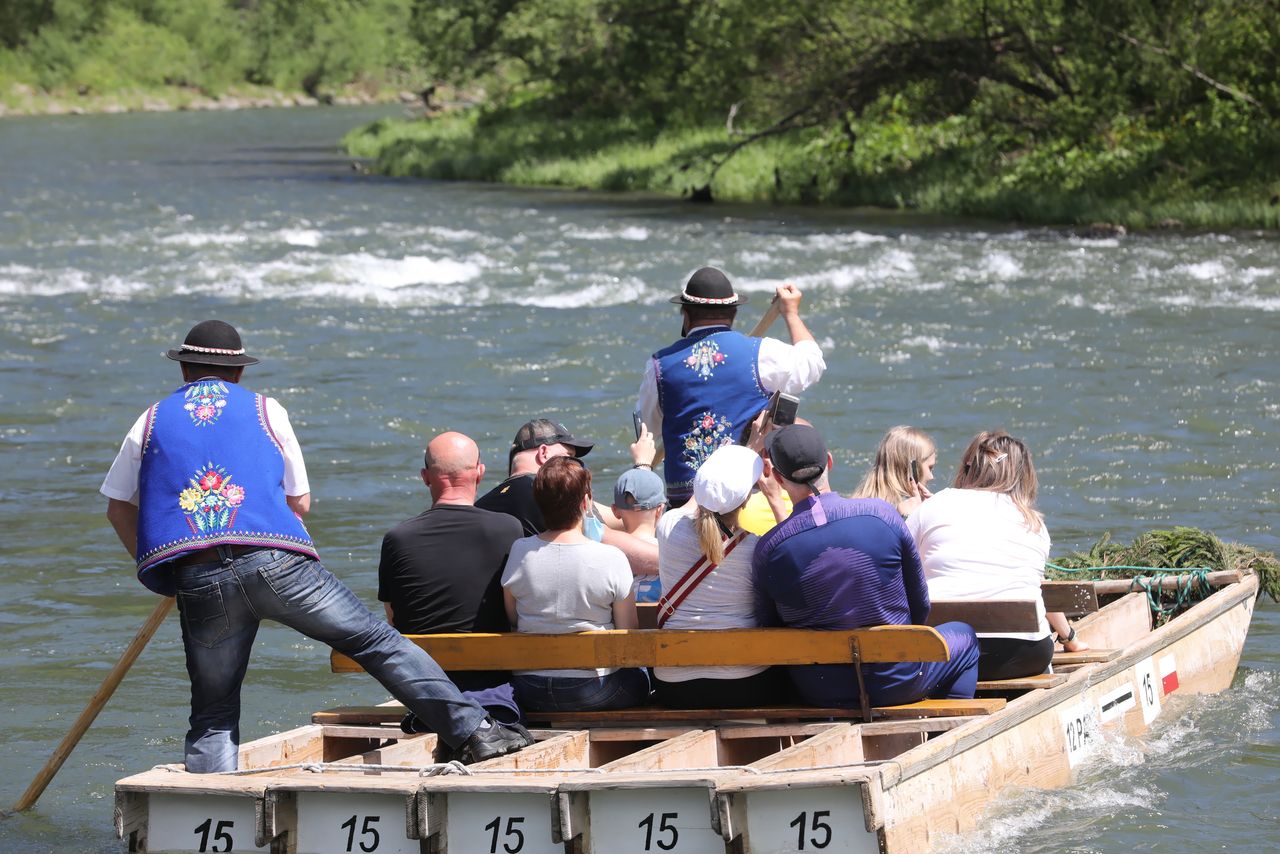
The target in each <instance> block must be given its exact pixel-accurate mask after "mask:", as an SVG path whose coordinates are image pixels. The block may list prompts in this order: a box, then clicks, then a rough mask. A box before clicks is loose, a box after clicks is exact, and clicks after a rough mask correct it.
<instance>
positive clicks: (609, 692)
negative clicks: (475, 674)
mask: <svg viewBox="0 0 1280 854" xmlns="http://www.w3.org/2000/svg"><path fill="white" fill-rule="evenodd" d="M511 684H512V685H513V686H514V687H515V689H516V700H517V701H519V703H520V708H522V709H524V710H525V711H526V712H604V711H608V710H610V709H626V708H629V707H631V706H640V705H643V704H644V703H645V702H646V701H648V699H649V673H648V671H646V670H643V669H641V668H639V667H624V668H623V669H621V670H615V671H614V672H612V673H610V674H609V675H608V676H586V677H581V678H580V677H577V676H534V675H531V674H525V675H520V674H517V675H514V676H512V677H511Z"/></svg>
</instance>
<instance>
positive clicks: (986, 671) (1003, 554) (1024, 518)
mask: <svg viewBox="0 0 1280 854" xmlns="http://www.w3.org/2000/svg"><path fill="white" fill-rule="evenodd" d="M1036 491H1037V480H1036V469H1035V465H1034V464H1033V463H1032V461H1031V452H1030V451H1028V450H1027V446H1026V445H1025V444H1024V443H1023V442H1022V441H1021V440H1020V439H1015V438H1014V437H1012V436H1010V435H1009V434H1008V433H1005V432H1004V431H1003V430H997V431H994V432H982V433H979V434H978V435H977V436H975V437H974V438H973V441H971V442H970V443H969V447H967V448H965V451H964V455H963V456H962V457H961V458H960V470H959V471H958V472H957V473H956V479H955V484H954V485H953V486H952V487H951V488H950V489H944V490H942V491H941V492H939V493H937V494H936V495H934V496H933V497H932V498H930V499H929V500H928V501H926V502H925V503H924V504H922V505H920V507H919V509H918V510H916V511H915V512H913V513H912V514H911V515H910V516H908V517H907V520H906V521H907V529H908V530H909V531H910V532H911V535H912V536H913V537H914V538H915V541H916V548H917V550H918V551H919V552H920V561H921V563H922V564H923V565H924V577H925V581H926V582H927V583H928V585H929V598H930V599H965V600H980V599H1034V600H1035V601H1036V602H1037V603H1038V610H1039V613H1040V614H1041V617H1040V626H1039V628H1038V629H1037V630H1036V631H1035V632H1029V633H1018V632H1001V633H983V634H979V635H978V647H979V650H980V651H981V656H980V658H979V660H978V678H979V679H983V680H985V679H1014V678H1017V677H1021V676H1033V675H1035V674H1037V673H1043V672H1044V671H1045V670H1046V669H1047V668H1048V666H1049V663H1050V661H1052V659H1053V649H1054V642H1053V636H1052V635H1051V634H1050V627H1052V629H1053V631H1054V632H1056V633H1057V636H1058V637H1059V638H1060V639H1061V640H1062V642H1063V648H1064V649H1067V650H1068V651H1071V652H1077V651H1080V650H1085V649H1088V648H1089V647H1088V645H1087V644H1085V643H1084V642H1083V641H1078V640H1076V637H1075V630H1074V629H1072V628H1071V626H1070V625H1069V624H1068V622H1067V618H1066V616H1065V615H1063V614H1061V613H1052V614H1045V611H1044V598H1043V597H1042V596H1041V594H1040V584H1041V582H1043V581H1044V564H1045V561H1046V560H1047V559H1048V557H1049V545H1050V541H1049V531H1048V529H1047V528H1045V524H1044V516H1042V515H1041V514H1040V512H1039V511H1037V510H1036V508H1035V502H1036Z"/></svg>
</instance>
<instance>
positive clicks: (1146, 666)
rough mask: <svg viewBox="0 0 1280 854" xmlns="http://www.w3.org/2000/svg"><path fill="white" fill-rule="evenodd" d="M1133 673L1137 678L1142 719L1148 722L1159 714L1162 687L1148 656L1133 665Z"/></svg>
mask: <svg viewBox="0 0 1280 854" xmlns="http://www.w3.org/2000/svg"><path fill="white" fill-rule="evenodd" d="M1133 673H1134V676H1136V677H1137V678H1138V700H1139V702H1140V704H1141V705H1142V721H1143V723H1145V724H1150V723H1151V722H1152V721H1154V720H1155V719H1156V715H1158V714H1160V697H1161V695H1162V694H1163V693H1164V688H1163V686H1162V684H1161V682H1160V680H1158V679H1157V678H1156V668H1155V665H1153V664H1152V662H1151V659H1149V658H1144V659H1143V660H1142V661H1139V662H1138V663H1137V664H1136V665H1135V666H1134V668H1133Z"/></svg>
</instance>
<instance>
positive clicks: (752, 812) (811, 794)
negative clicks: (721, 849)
mask: <svg viewBox="0 0 1280 854" xmlns="http://www.w3.org/2000/svg"><path fill="white" fill-rule="evenodd" d="M746 802H747V811H746V812H747V816H746V829H745V835H746V850H748V851H805V852H808V851H821V852H824V854H878V852H879V851H880V845H879V843H878V841H877V840H876V835H875V834H874V833H869V832H868V831H867V827H866V823H865V822H864V820H863V815H862V796H861V790H860V788H859V787H858V786H843V787H828V788H814V789H761V790H758V791H752V792H748V793H747V794H746Z"/></svg>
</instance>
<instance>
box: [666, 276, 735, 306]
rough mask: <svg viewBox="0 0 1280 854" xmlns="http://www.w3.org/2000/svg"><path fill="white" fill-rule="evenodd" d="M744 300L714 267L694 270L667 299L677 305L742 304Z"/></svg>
mask: <svg viewBox="0 0 1280 854" xmlns="http://www.w3.org/2000/svg"><path fill="white" fill-rule="evenodd" d="M746 301H747V298H746V297H745V296H740V295H738V294H737V293H735V292H734V290H733V283H732V282H730V281H729V277H728V276H726V275H725V274H724V271H722V270H717V269H716V268H715V267H703V268H701V269H699V270H696V271H695V272H694V274H693V275H692V276H690V277H689V281H687V282H685V284H684V288H683V289H682V290H681V291H680V293H678V294H676V295H675V296H673V297H672V298H671V299H670V300H668V302H673V303H676V304H677V305H742V304H743V303H744V302H746Z"/></svg>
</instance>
